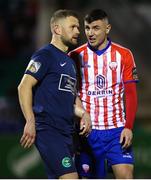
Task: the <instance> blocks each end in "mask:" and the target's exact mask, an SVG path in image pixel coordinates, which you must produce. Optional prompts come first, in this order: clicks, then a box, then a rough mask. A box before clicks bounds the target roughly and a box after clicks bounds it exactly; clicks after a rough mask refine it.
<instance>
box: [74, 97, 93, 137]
mask: <svg viewBox="0 0 151 180" xmlns="http://www.w3.org/2000/svg"><path fill="white" fill-rule="evenodd" d="M74 111H75V115H76V116H78V117H80V118H81V119H80V130H81V132H80V135H88V134H89V133H90V131H91V118H90V115H89V113H88V112H86V111H85V109H84V108H83V106H82V102H81V100H80V98H79V97H78V96H77V97H76V101H75V106H74Z"/></svg>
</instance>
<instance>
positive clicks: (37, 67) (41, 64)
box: [25, 55, 49, 81]
mask: <svg viewBox="0 0 151 180" xmlns="http://www.w3.org/2000/svg"><path fill="white" fill-rule="evenodd" d="M48 68H49V66H48V58H47V57H46V56H44V55H37V56H32V58H31V60H30V62H29V64H28V66H27V68H26V71H25V74H30V75H31V76H33V77H34V78H36V79H37V80H38V81H40V80H42V79H43V78H44V76H45V75H46V74H47V72H48Z"/></svg>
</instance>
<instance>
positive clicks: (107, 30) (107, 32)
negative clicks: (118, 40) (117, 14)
mask: <svg viewBox="0 0 151 180" xmlns="http://www.w3.org/2000/svg"><path fill="white" fill-rule="evenodd" d="M110 30H111V24H108V25H107V28H106V34H109V32H110Z"/></svg>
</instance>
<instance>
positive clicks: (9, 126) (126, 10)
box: [0, 0, 151, 179]
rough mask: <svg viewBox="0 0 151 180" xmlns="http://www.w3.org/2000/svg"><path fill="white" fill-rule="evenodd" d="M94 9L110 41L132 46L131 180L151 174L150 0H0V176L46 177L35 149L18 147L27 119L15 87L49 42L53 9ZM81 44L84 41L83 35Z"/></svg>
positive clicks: (83, 13) (148, 176) (83, 10)
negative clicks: (135, 79) (135, 78)
mask: <svg viewBox="0 0 151 180" xmlns="http://www.w3.org/2000/svg"><path fill="white" fill-rule="evenodd" d="M94 8H102V9H104V10H105V11H106V12H107V13H108V14H109V17H110V20H111V24H112V32H111V34H110V37H111V39H112V40H113V41H115V42H117V43H119V44H121V45H123V46H125V47H128V48H130V49H131V50H132V52H133V54H134V57H135V62H136V65H137V71H138V75H139V79H140V82H139V83H138V84H137V89H138V95H139V108H138V112H137V117H136V123H135V128H134V152H135V161H136V162H135V178H143V179H145V178H151V140H150V139H151V82H150V76H151V68H150V67H151V47H150V39H151V38H150V32H151V2H150V1H149V0H114V1H113V0H87V1H84V0H74V1H72V0H70V1H67V0H1V1H0V167H1V170H0V178H46V175H45V173H44V169H43V164H42V162H41V159H40V157H39V154H38V152H37V151H36V149H35V148H34V147H33V148H31V149H29V150H24V149H22V148H21V147H20V145H19V139H20V136H21V134H22V130H23V126H24V123H25V120H24V118H23V116H22V114H21V111H20V107H19V104H18V97H17V86H18V84H19V82H20V80H21V78H22V76H23V73H24V70H25V68H26V66H27V64H28V62H29V60H30V56H31V55H32V53H33V52H34V51H35V50H36V49H38V48H39V47H41V46H42V45H44V44H45V43H49V42H50V38H51V34H50V29H49V20H50V17H51V14H52V13H53V12H54V11H55V10H57V9H73V10H76V11H78V13H79V16H80V17H81V19H82V18H83V16H84V15H85V13H86V12H88V11H90V10H91V9H94ZM81 34H82V35H81V39H80V44H82V43H84V42H85V36H84V33H83V32H82V33H81Z"/></svg>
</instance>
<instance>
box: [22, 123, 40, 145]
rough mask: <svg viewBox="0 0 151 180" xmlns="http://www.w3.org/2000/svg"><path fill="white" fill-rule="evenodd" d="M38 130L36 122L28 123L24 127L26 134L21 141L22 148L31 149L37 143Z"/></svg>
mask: <svg viewBox="0 0 151 180" xmlns="http://www.w3.org/2000/svg"><path fill="white" fill-rule="evenodd" d="M35 137H36V129H35V122H26V124H25V127H24V133H23V135H22V137H21V139H20V143H21V146H23V147H24V148H29V147H31V146H32V144H33V143H34V142H35Z"/></svg>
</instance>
